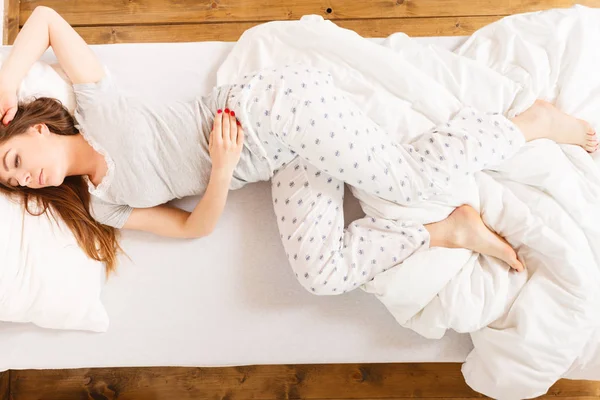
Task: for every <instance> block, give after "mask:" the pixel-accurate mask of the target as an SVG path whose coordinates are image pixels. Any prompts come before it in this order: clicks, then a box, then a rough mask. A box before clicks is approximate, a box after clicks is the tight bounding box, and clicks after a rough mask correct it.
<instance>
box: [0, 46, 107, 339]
mask: <svg viewBox="0 0 600 400" xmlns="http://www.w3.org/2000/svg"><path fill="white" fill-rule="evenodd" d="M2 56H6V53H3V54H2ZM2 58H3V57H2ZM59 71H60V70H59ZM40 96H49V97H54V98H58V99H59V100H61V101H62V102H63V104H64V105H65V106H67V108H69V110H71V111H72V110H73V108H74V106H75V98H74V95H73V90H72V87H71V85H70V84H69V83H68V80H67V79H66V77H65V76H64V75H63V77H61V76H60V75H59V73H57V71H56V70H55V69H53V68H52V67H51V66H50V65H48V64H46V63H43V62H37V63H35V64H34V66H33V67H32V68H31V70H30V71H29V73H28V74H27V76H26V77H25V79H24V80H23V83H22V85H21V87H20V89H19V93H18V97H19V100H31V99H32V98H34V97H40ZM0 221H2V224H1V225H0V255H1V258H0V260H2V261H1V264H0V321H7V322H33V323H34V324H36V325H39V326H41V327H44V328H54V329H77V330H89V331H95V332H105V331H106V330H107V329H108V315H107V313H106V310H105V309H104V306H103V305H102V303H101V302H100V292H101V289H102V286H103V282H104V264H102V263H99V262H97V261H93V260H91V259H89V258H88V257H87V256H86V254H85V253H84V252H83V250H81V249H80V247H79V246H78V244H77V241H76V239H75V237H74V235H73V234H72V233H71V231H70V230H69V228H68V227H67V226H66V225H65V224H64V223H63V222H62V221H57V220H55V219H54V218H51V217H49V216H46V215H43V216H40V217H36V216H32V215H30V214H29V213H27V212H26V211H24V209H23V206H22V205H21V204H18V203H17V202H15V201H13V200H11V199H9V198H7V197H5V196H2V195H0Z"/></svg>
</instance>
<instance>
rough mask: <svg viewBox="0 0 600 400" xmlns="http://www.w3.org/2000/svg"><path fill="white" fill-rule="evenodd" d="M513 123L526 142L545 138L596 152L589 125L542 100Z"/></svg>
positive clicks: (596, 144) (592, 132)
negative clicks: (519, 129) (521, 132)
mask: <svg viewBox="0 0 600 400" xmlns="http://www.w3.org/2000/svg"><path fill="white" fill-rule="evenodd" d="M513 122H514V123H515V124H517V126H519V128H521V130H522V131H523V134H524V135H525V137H526V139H527V141H529V140H534V139H541V138H546V139H550V140H554V141H555V142H556V143H564V144H574V145H578V146H581V147H583V148H584V149H585V150H586V151H588V152H589V153H593V152H595V151H596V150H598V137H597V135H596V132H595V131H594V129H593V128H592V126H591V125H590V124H589V123H587V122H586V121H584V120H581V119H577V118H575V117H573V116H571V115H568V114H565V113H564V112H562V111H560V110H559V109H558V108H556V107H555V106H554V105H552V104H551V103H548V102H547V101H544V100H537V101H536V102H535V103H534V104H533V106H531V107H530V108H528V109H527V110H526V111H524V112H523V113H522V114H520V115H518V116H517V117H515V118H514V119H513Z"/></svg>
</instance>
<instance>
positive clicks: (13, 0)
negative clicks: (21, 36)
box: [2, 0, 20, 44]
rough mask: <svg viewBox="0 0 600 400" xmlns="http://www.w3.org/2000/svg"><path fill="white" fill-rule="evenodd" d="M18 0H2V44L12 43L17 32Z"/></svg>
mask: <svg viewBox="0 0 600 400" xmlns="http://www.w3.org/2000/svg"><path fill="white" fill-rule="evenodd" d="M19 3H20V0H4V15H3V17H2V18H3V23H4V26H3V28H2V44H12V43H13V42H14V41H15V38H16V37H17V33H18V32H19V16H20V6H19Z"/></svg>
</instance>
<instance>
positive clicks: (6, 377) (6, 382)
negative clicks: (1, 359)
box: [0, 371, 10, 400]
mask: <svg viewBox="0 0 600 400" xmlns="http://www.w3.org/2000/svg"><path fill="white" fill-rule="evenodd" d="M9 399H10V372H9V371H6V372H0V400H9Z"/></svg>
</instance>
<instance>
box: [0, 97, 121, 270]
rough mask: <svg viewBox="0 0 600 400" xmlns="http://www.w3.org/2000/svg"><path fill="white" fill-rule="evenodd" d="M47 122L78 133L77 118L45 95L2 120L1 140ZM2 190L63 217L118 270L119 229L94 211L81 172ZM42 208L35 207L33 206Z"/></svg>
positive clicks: (86, 246) (89, 249)
mask: <svg viewBox="0 0 600 400" xmlns="http://www.w3.org/2000/svg"><path fill="white" fill-rule="evenodd" d="M40 123H41V124H45V125H46V126H47V127H48V129H49V130H50V132H52V133H54V134H56V135H78V134H79V131H78V130H77V128H76V127H75V120H74V119H73V117H72V116H71V114H69V112H68V111H67V109H66V108H65V107H64V106H63V105H62V103H61V102H60V101H58V100H55V99H52V98H48V97H41V98H38V99H36V100H34V101H32V102H30V103H26V104H20V105H19V106H18V110H17V113H16V115H15V117H14V119H13V120H12V121H11V122H10V123H9V124H8V125H6V126H5V125H3V124H1V123H0V142H5V141H6V140H8V139H10V138H11V137H13V136H16V135H20V134H23V133H25V132H26V131H27V130H28V129H29V128H30V127H31V126H34V125H36V124H40ZM0 192H2V193H5V194H8V195H16V196H18V198H19V200H20V201H21V202H22V203H23V205H24V206H25V209H26V210H27V212H28V213H30V214H31V215H37V216H40V215H42V214H44V213H47V212H49V213H50V214H51V215H53V216H55V215H54V213H56V214H57V215H58V217H60V218H61V219H62V220H63V221H64V222H65V224H66V225H67V226H68V227H69V229H71V232H73V235H75V238H76V239H77V243H78V244H79V246H80V247H81V249H82V250H83V251H85V253H86V254H87V255H88V257H90V258H92V259H94V260H97V261H102V262H104V263H105V264H106V270H107V272H109V273H110V272H112V271H114V269H115V267H116V263H117V253H118V251H119V250H120V247H119V243H118V241H117V231H116V229H114V228H112V227H109V226H106V225H102V224H100V223H99V222H97V221H96V220H95V219H94V218H92V216H91V215H90V210H89V207H90V193H89V191H88V188H87V183H86V182H85V180H84V179H83V177H81V176H69V177H67V178H66V179H65V180H64V182H63V184H62V185H60V186H58V187H45V188H40V189H30V188H27V187H22V186H15V187H13V186H5V185H3V184H0ZM36 205H37V207H35V208H36V209H37V210H38V211H35V212H34V211H33V209H32V206H36Z"/></svg>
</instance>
